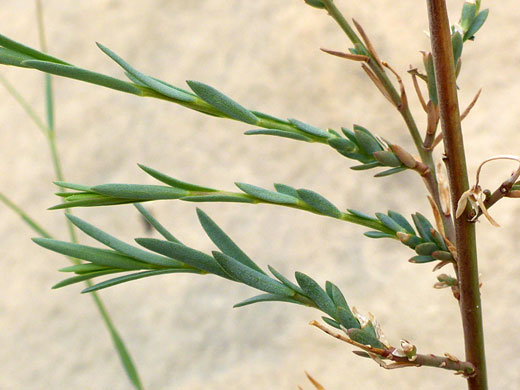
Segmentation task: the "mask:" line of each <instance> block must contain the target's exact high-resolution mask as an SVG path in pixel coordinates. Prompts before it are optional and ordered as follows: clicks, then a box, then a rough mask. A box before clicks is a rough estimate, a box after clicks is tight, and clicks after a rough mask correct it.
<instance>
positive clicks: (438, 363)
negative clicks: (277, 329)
mask: <svg viewBox="0 0 520 390" xmlns="http://www.w3.org/2000/svg"><path fill="white" fill-rule="evenodd" d="M310 325H312V326H315V327H317V328H318V329H320V330H321V331H323V332H325V333H327V334H328V335H330V336H332V337H334V338H336V339H338V340H341V341H343V342H345V343H348V344H350V345H353V346H355V347H358V348H360V349H362V350H363V351H364V352H360V351H357V352H355V353H356V355H359V356H363V357H369V358H372V359H374V360H376V361H377V362H378V363H379V364H380V365H381V366H382V367H383V368H387V369H394V368H404V367H421V366H427V367H435V368H443V369H445V370H451V371H457V373H461V374H462V375H464V376H468V377H469V376H471V375H473V374H474V373H475V367H474V366H473V364H471V363H469V362H464V361H460V360H459V359H457V358H455V357H453V356H451V355H449V354H446V356H437V355H433V354H426V355H424V354H415V355H413V360H412V359H410V358H408V357H406V356H395V355H394V354H392V352H394V351H395V348H393V347H390V348H373V347H371V346H369V345H364V344H360V343H358V342H356V341H354V340H352V339H350V338H349V337H346V336H344V335H342V334H340V333H336V332H333V331H332V330H330V329H328V328H327V327H325V326H323V325H322V324H320V323H319V322H317V321H311V322H310ZM379 359H383V360H390V361H392V362H393V364H387V363H384V362H382V361H381V360H379Z"/></svg>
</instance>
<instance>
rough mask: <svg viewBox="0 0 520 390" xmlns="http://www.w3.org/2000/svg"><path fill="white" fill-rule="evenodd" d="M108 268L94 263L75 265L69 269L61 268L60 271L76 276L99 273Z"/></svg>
mask: <svg viewBox="0 0 520 390" xmlns="http://www.w3.org/2000/svg"><path fill="white" fill-rule="evenodd" d="M105 270H107V267H104V266H102V265H97V264H92V263H82V264H74V265H70V266H68V267H63V268H60V269H59V270H58V271H60V272H74V273H76V274H84V273H89V272H97V271H105Z"/></svg>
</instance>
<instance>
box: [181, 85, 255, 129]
mask: <svg viewBox="0 0 520 390" xmlns="http://www.w3.org/2000/svg"><path fill="white" fill-rule="evenodd" d="M187 83H188V85H189V86H190V88H191V89H192V90H193V92H195V93H196V94H197V95H198V96H199V97H200V98H201V99H202V100H204V101H205V102H206V103H208V104H210V105H211V106H213V107H215V108H216V109H217V110H219V111H221V112H222V113H224V114H226V115H227V116H229V117H230V118H233V119H236V120H237V121H240V122H245V123H249V124H250V125H256V124H257V123H258V121H259V119H258V118H257V117H256V115H255V114H253V113H252V112H251V111H249V110H248V109H246V108H245V107H243V106H241V105H240V104H238V103H237V102H235V101H234V100H232V99H230V98H229V97H227V96H226V95H224V94H223V93H222V92H219V91H217V90H216V89H215V88H213V87H210V86H209V85H206V84H204V83H201V82H198V81H187Z"/></svg>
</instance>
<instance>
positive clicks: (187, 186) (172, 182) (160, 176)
mask: <svg viewBox="0 0 520 390" xmlns="http://www.w3.org/2000/svg"><path fill="white" fill-rule="evenodd" d="M137 165H138V166H139V168H141V169H142V170H143V171H145V172H146V173H147V174H149V175H150V176H152V177H153V178H154V179H157V180H159V181H160V182H163V183H164V184H168V185H169V186H171V187H174V188H181V189H183V190H188V191H202V192H215V191H218V190H216V189H214V188H209V187H202V186H198V185H196V184H191V183H186V182H184V181H180V180H177V179H175V178H173V177H171V176H168V175H165V174H164V173H162V172H159V171H157V170H155V169H153V168H149V167H147V166H144V165H142V164H137Z"/></svg>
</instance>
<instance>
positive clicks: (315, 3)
mask: <svg viewBox="0 0 520 390" xmlns="http://www.w3.org/2000/svg"><path fill="white" fill-rule="evenodd" d="M305 3H307V4H308V5H310V6H311V7H314V8H318V9H324V8H325V4H323V3H322V2H321V1H320V0H305Z"/></svg>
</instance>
